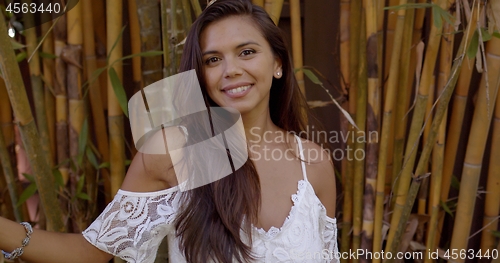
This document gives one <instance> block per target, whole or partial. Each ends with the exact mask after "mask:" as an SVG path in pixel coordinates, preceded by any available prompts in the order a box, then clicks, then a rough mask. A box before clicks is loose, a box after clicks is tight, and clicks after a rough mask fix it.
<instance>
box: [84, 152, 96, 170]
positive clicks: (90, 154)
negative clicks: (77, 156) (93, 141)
mask: <svg viewBox="0 0 500 263" xmlns="http://www.w3.org/2000/svg"><path fill="white" fill-rule="evenodd" d="M85 153H86V155H87V159H88V160H89V162H90V163H91V164H92V166H94V168H95V169H99V163H98V162H97V158H96V157H95V154H94V152H92V150H91V149H90V148H89V147H87V150H85Z"/></svg>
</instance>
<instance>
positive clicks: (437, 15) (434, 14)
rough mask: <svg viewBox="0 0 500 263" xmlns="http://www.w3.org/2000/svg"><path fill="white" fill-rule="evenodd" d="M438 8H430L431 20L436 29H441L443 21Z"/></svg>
mask: <svg viewBox="0 0 500 263" xmlns="http://www.w3.org/2000/svg"><path fill="white" fill-rule="evenodd" d="M439 8H440V7H439V6H437V5H434V6H432V20H433V21H434V26H435V27H437V28H441V27H442V26H443V21H442V20H441V12H440V10H439Z"/></svg>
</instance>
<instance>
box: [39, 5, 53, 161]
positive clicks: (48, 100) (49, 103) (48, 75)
mask: <svg viewBox="0 0 500 263" xmlns="http://www.w3.org/2000/svg"><path fill="white" fill-rule="evenodd" d="M42 16H44V21H49V22H47V23H44V24H42V26H41V29H42V31H41V32H42V35H46V34H48V35H47V37H46V38H45V41H43V44H42V51H43V52H44V53H46V54H54V34H53V33H52V31H50V32H49V29H50V27H51V26H52V22H50V18H49V17H48V16H50V14H49V13H47V12H44V13H43V14H42ZM42 65H43V75H44V82H45V83H44V84H45V85H44V92H45V94H44V95H45V112H46V113H45V115H46V116H47V128H48V134H49V148H50V157H51V159H50V164H51V166H54V165H55V163H56V155H57V153H56V147H57V146H56V129H55V128H56V107H55V104H56V103H55V100H56V98H55V97H54V95H55V94H54V93H53V92H54V90H53V87H54V69H55V68H54V67H55V64H54V60H53V59H51V58H43V59H42Z"/></svg>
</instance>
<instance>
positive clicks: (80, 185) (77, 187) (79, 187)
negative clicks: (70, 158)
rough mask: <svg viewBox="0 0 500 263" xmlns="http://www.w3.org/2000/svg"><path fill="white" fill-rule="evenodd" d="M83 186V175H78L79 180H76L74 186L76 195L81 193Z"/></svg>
mask: <svg viewBox="0 0 500 263" xmlns="http://www.w3.org/2000/svg"><path fill="white" fill-rule="evenodd" d="M84 184H85V175H83V174H82V175H80V178H78V182H77V184H76V194H79V193H81V192H82V189H83V185H84Z"/></svg>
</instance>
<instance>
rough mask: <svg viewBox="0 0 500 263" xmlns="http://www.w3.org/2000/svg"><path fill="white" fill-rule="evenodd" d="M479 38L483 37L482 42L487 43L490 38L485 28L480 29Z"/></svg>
mask: <svg viewBox="0 0 500 263" xmlns="http://www.w3.org/2000/svg"><path fill="white" fill-rule="evenodd" d="M481 36H482V37H483V42H486V41H489V40H490V39H491V37H492V36H491V34H490V32H488V30H486V28H481Z"/></svg>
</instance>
